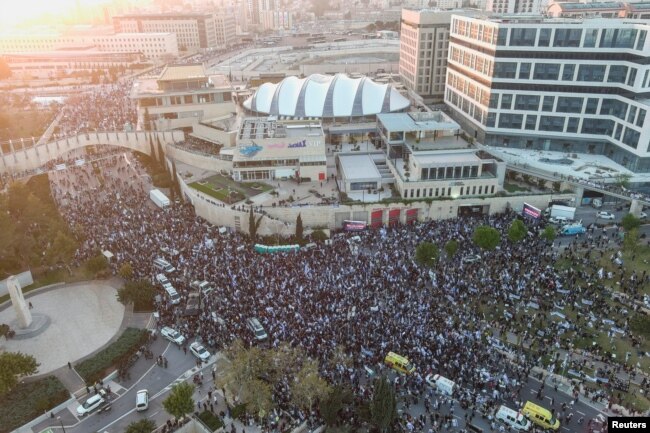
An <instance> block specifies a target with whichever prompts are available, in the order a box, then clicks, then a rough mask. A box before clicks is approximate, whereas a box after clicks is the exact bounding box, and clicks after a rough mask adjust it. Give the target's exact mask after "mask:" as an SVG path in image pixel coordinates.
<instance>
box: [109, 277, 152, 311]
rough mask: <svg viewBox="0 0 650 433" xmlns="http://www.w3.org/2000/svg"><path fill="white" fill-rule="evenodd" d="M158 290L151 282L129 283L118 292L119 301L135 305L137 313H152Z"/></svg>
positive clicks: (138, 281)
mask: <svg viewBox="0 0 650 433" xmlns="http://www.w3.org/2000/svg"><path fill="white" fill-rule="evenodd" d="M155 296H156V288H155V287H154V286H153V285H152V284H151V282H150V281H149V280H137V281H128V282H127V283H126V284H125V285H124V286H123V287H121V288H120V289H119V290H118V291H117V300H118V301H120V302H121V303H122V304H124V305H127V304H130V303H133V309H134V310H135V311H152V310H153V300H154V297H155Z"/></svg>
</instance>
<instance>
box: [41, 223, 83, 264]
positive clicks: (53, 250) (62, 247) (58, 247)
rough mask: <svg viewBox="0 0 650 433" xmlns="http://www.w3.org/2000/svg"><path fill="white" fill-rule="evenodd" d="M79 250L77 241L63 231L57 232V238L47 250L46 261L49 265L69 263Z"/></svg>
mask: <svg viewBox="0 0 650 433" xmlns="http://www.w3.org/2000/svg"><path fill="white" fill-rule="evenodd" d="M76 249H77V243H76V242H75V240H74V239H73V238H72V237H71V236H69V235H68V234H66V233H63V232H62V231H60V230H59V231H57V233H56V236H55V237H54V239H53V240H52V242H51V243H50V246H49V248H47V249H46V250H45V260H46V262H47V263H49V264H55V263H59V262H67V261H68V260H69V259H70V258H71V257H72V256H73V254H74V252H75V250H76Z"/></svg>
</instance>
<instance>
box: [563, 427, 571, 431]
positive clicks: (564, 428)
mask: <svg viewBox="0 0 650 433" xmlns="http://www.w3.org/2000/svg"><path fill="white" fill-rule="evenodd" d="M562 430H566V431H571V430H569V429H568V428H566V427H562Z"/></svg>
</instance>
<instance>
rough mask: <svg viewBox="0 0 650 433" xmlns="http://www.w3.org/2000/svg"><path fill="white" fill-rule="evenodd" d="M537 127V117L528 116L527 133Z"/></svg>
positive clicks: (533, 115)
mask: <svg viewBox="0 0 650 433" xmlns="http://www.w3.org/2000/svg"><path fill="white" fill-rule="evenodd" d="M536 126H537V115H535V114H529V115H527V116H526V127H525V128H526V129H527V130H529V131H534V130H535V128H536Z"/></svg>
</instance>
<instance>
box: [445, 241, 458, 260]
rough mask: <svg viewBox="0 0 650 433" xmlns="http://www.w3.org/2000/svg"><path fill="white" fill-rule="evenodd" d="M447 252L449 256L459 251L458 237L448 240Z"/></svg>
mask: <svg viewBox="0 0 650 433" xmlns="http://www.w3.org/2000/svg"><path fill="white" fill-rule="evenodd" d="M445 252H446V253H447V257H449V258H451V257H454V256H455V255H456V253H457V252H458V241H457V240H456V239H450V240H448V241H447V243H446V244H445Z"/></svg>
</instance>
